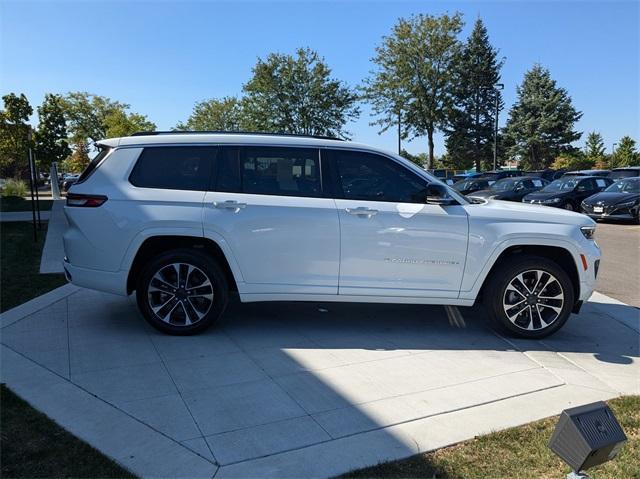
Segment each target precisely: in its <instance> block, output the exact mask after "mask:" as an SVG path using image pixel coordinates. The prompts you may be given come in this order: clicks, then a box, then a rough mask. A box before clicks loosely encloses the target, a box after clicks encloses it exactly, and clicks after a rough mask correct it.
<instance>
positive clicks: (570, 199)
mask: <svg viewBox="0 0 640 479" xmlns="http://www.w3.org/2000/svg"><path fill="white" fill-rule="evenodd" d="M611 183H613V180H611V179H609V178H602V177H599V176H579V175H578V176H566V175H565V176H563V177H562V178H560V179H557V180H555V181H553V182H551V183H549V184H548V185H547V186H545V187H544V188H542V189H541V190H540V191H537V192H535V193H531V194H528V195H526V196H525V197H524V198H523V199H522V202H523V203H537V204H541V205H545V206H555V207H557V208H564V209H566V210H570V211H580V203H582V200H584V199H586V198H588V197H589V196H591V195H593V194H595V193H598V192H599V191H602V190H603V189H605V188H606V187H607V186H609V185H610V184H611Z"/></svg>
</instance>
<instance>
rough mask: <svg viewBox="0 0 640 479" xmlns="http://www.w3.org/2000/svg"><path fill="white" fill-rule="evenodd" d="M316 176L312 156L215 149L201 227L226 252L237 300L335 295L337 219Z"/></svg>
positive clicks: (267, 149)
mask: <svg viewBox="0 0 640 479" xmlns="http://www.w3.org/2000/svg"><path fill="white" fill-rule="evenodd" d="M320 171H321V165H320V154H319V151H318V149H316V148H289V147H273V146H251V147H244V146H240V147H231V146H223V147H222V148H221V158H220V161H219V162H218V168H217V172H216V174H215V180H214V184H213V185H212V188H211V190H212V191H209V192H207V194H206V196H205V200H204V209H203V225H204V230H205V236H209V237H212V238H215V237H222V238H223V239H224V241H225V242H226V244H227V245H228V246H229V248H230V250H231V253H232V254H233V257H234V258H235V261H236V262H237V264H238V267H239V269H240V272H241V275H242V281H243V282H244V284H243V286H242V289H243V291H242V292H243V293H247V294H250V293H262V294H271V293H273V294H276V293H307V294H337V290H338V268H339V249H340V243H339V241H340V239H339V223H338V215H337V212H336V207H335V203H334V201H333V199H331V198H325V197H324V196H323V189H322V180H321V173H320Z"/></svg>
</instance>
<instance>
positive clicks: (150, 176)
mask: <svg viewBox="0 0 640 479" xmlns="http://www.w3.org/2000/svg"><path fill="white" fill-rule="evenodd" d="M216 152H217V148H213V147H205V146H177V147H165V146H162V147H151V148H145V149H144V151H143V152H142V154H141V155H140V158H138V162H137V163H136V166H135V167H134V168H133V171H132V172H131V175H130V176H129V181H130V182H131V184H132V185H134V186H138V187H141V188H159V189H167V190H193V191H206V189H207V186H208V184H209V181H210V177H211V170H212V167H213V162H214V160H215V156H216Z"/></svg>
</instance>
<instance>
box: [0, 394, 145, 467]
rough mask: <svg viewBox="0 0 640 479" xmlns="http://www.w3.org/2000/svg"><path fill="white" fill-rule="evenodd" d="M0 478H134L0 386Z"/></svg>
mask: <svg viewBox="0 0 640 479" xmlns="http://www.w3.org/2000/svg"><path fill="white" fill-rule="evenodd" d="M0 419H1V420H0V425H1V426H0V449H1V450H2V473H1V474H0V475H1V476H2V477H12V478H27V477H29V478H30V477H111V478H116V477H135V476H133V475H132V474H131V473H130V472H128V471H127V470H125V469H123V468H122V467H120V466H119V465H118V464H116V463H115V462H113V461H112V460H111V459H109V458H107V457H105V456H104V455H102V454H101V453H100V452H98V451H97V450H95V449H94V448H93V447H91V446H89V445H88V444H87V443H85V442H83V441H81V440H80V439H78V438H76V437H75V436H73V435H71V434H69V433H68V432H67V431H65V430H64V429H62V428H61V427H60V426H58V425H57V424H56V423H55V422H53V421H52V420H51V419H49V418H48V417H47V416H45V415H44V414H42V413H40V412H38V411H36V410H35V409H33V408H32V407H31V406H29V404H28V403H27V402H25V401H23V400H22V399H20V398H19V397H18V396H16V395H15V394H14V393H13V392H12V391H11V390H9V389H8V388H7V387H6V386H5V385H4V384H3V385H2V386H0Z"/></svg>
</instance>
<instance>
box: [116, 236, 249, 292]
mask: <svg viewBox="0 0 640 479" xmlns="http://www.w3.org/2000/svg"><path fill="white" fill-rule="evenodd" d="M177 248H187V249H191V248H193V249H194V250H196V251H201V252H204V253H206V254H209V255H211V256H212V257H213V258H214V259H216V261H217V262H218V264H219V265H220V267H221V268H222V270H223V272H224V274H225V277H226V279H227V283H228V284H229V290H230V291H235V292H237V291H238V283H237V281H236V278H235V276H234V274H233V271H232V269H231V266H230V265H229V261H228V259H227V257H226V255H225V254H224V251H223V250H222V248H221V247H220V245H219V244H218V243H217V242H216V241H214V240H212V239H210V238H205V237H202V236H199V237H198V236H174V235H158V236H151V237H149V238H146V239H145V240H144V241H143V242H142V244H141V245H140V246H139V248H138V249H137V251H136V254H135V256H134V258H133V261H132V263H131V267H130V268H129V274H128V276H127V294H131V293H132V292H133V291H134V290H135V289H136V282H137V280H138V276H139V275H140V272H141V271H142V268H143V267H144V265H145V263H146V262H147V261H148V260H149V259H151V258H153V257H154V256H157V255H158V254H161V253H164V252H166V251H169V250H172V249H177Z"/></svg>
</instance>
